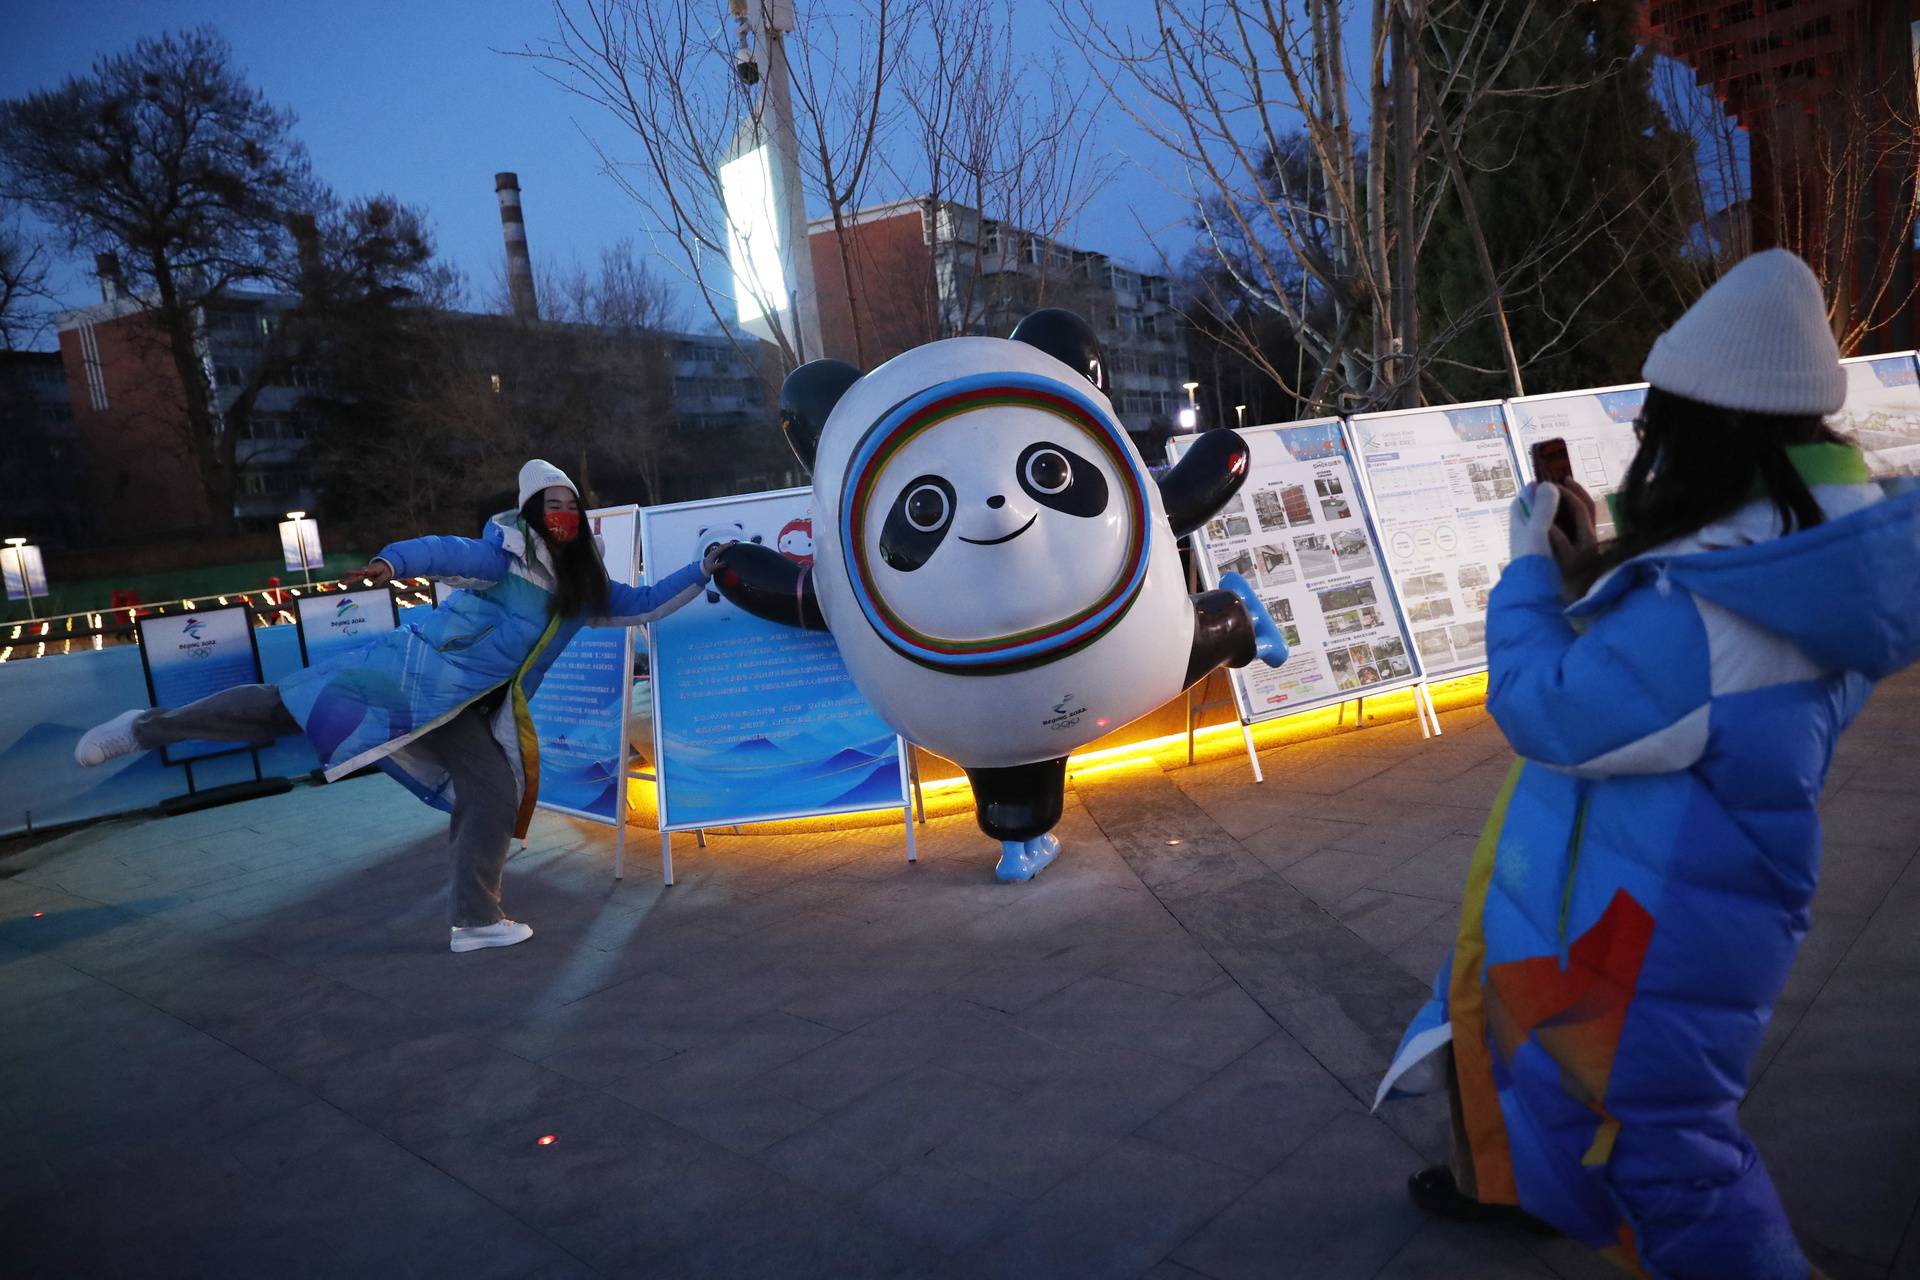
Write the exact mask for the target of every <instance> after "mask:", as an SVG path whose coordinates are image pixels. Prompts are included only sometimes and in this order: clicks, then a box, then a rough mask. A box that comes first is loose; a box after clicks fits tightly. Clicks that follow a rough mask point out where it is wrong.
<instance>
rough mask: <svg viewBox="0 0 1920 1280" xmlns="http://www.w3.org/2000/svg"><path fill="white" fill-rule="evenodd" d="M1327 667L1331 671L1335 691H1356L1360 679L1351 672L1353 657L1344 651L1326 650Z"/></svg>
mask: <svg viewBox="0 0 1920 1280" xmlns="http://www.w3.org/2000/svg"><path fill="white" fill-rule="evenodd" d="M1327 666H1329V667H1331V668H1332V669H1333V685H1334V688H1336V689H1358V688H1359V687H1360V677H1359V676H1358V675H1357V674H1355V672H1354V670H1353V655H1352V654H1351V653H1349V652H1347V651H1346V650H1345V649H1329V650H1327Z"/></svg>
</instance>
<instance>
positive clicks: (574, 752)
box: [528, 505, 640, 825]
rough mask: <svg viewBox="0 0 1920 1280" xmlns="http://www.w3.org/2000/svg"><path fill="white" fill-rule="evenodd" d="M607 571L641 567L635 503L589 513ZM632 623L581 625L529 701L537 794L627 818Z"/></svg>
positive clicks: (586, 814)
mask: <svg viewBox="0 0 1920 1280" xmlns="http://www.w3.org/2000/svg"><path fill="white" fill-rule="evenodd" d="M586 522H587V527H588V528H589V529H591V530H592V532H593V535H594V536H595V537H596V538H598V539H599V540H600V556H601V559H602V560H603V561H604V562H605V564H606V567H607V576H608V577H609V578H611V579H613V580H614V581H615V582H624V583H627V584H628V585H632V584H633V583H634V582H635V581H637V580H638V578H639V572H640V543H639V537H640V508H638V507H636V506H631V505H629V506H623V507H602V508H598V509H596V510H593V511H589V512H587V513H586ZM632 671H633V628H631V627H582V628H581V629H580V630H579V631H577V632H575V633H574V637H573V639H572V640H570V641H568V642H567V647H566V648H565V649H563V650H561V652H560V656H559V657H558V658H556V659H554V662H553V666H551V667H550V668H548V670H547V674H546V677H545V678H544V679H543V680H542V681H541V682H540V689H539V691H538V692H537V693H535V694H534V695H533V700H532V701H531V702H530V703H529V704H528V706H529V708H530V709H531V710H532V712H533V724H534V728H535V730H536V731H537V732H538V733H539V735H540V800H539V805H540V807H541V808H543V809H556V810H558V811H560V812H561V813H571V814H573V815H574V816H576V817H581V818H591V819H593V820H595V821H597V822H610V823H614V824H616V825H618V824H621V823H623V822H624V821H625V818H626V811H627V810H626V787H625V785H624V784H623V783H622V782H621V778H622V777H623V776H624V775H625V773H626V760H627V751H626V744H627V691H628V686H629V685H630V684H631V683H632V674H631V673H632Z"/></svg>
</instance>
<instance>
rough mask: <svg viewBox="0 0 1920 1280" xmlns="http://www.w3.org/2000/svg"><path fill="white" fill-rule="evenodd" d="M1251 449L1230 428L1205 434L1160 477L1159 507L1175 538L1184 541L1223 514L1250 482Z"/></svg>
mask: <svg viewBox="0 0 1920 1280" xmlns="http://www.w3.org/2000/svg"><path fill="white" fill-rule="evenodd" d="M1251 456H1252V450H1250V449H1248V448H1247V442H1246V441H1245V440H1243V439H1241V438H1240V433H1239V432H1237V431H1234V430H1232V429H1231V428H1228V427H1215V428H1214V429H1213V430H1211V431H1203V432H1202V433H1200V435H1199V436H1197V437H1196V438H1195V439H1194V442H1193V447H1192V448H1190V449H1188V450H1187V451H1186V452H1185V453H1183V454H1181V455H1180V461H1178V462H1176V463H1175V464H1174V465H1173V469H1172V470H1171V471H1168V472H1167V473H1166V474H1165V475H1163V476H1161V477H1160V504H1161V505H1162V506H1164V507H1165V508H1166V509H1167V523H1168V524H1170V525H1172V526H1173V536H1174V537H1176V538H1184V537H1186V536H1187V535H1188V534H1190V533H1192V532H1193V531H1194V530H1195V529H1198V528H1199V527H1200V526H1201V525H1203V524H1205V523H1206V522H1207V521H1209V520H1211V519H1213V518H1214V516H1216V515H1218V514H1219V513H1220V508H1222V507H1224V506H1226V505H1227V502H1228V501H1229V500H1230V499H1231V498H1232V497H1233V495H1234V494H1236V493H1238V492H1240V486H1241V485H1243V484H1245V483H1246V482H1247V462H1248V460H1249V459H1250V458H1251Z"/></svg>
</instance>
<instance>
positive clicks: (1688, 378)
mask: <svg viewBox="0 0 1920 1280" xmlns="http://www.w3.org/2000/svg"><path fill="white" fill-rule="evenodd" d="M1640 376H1641V377H1643V378H1645V379H1646V380H1647V381H1648V382H1651V383H1652V384H1653V385H1654V386H1656V387H1659V388H1660V389H1661V390H1662V391H1671V392H1673V393H1674V394H1675V395H1682V396H1686V397H1687V398H1688V399H1690V400H1699V401H1701V402H1703V403H1705V404H1711V405H1717V406H1718V407H1720V408H1722V409H1741V410H1745V411H1747V412H1749V413H1782V414H1802V413H1818V414H1828V413H1837V412H1839V409H1840V406H1841V405H1842V404H1844V403H1845V402H1846V398H1847V375H1846V374H1845V373H1844V372H1842V370H1841V368H1840V347H1839V344H1837V343H1835V342H1834V340H1833V330H1832V329H1830V328H1828V327H1827V303H1826V299H1825V298H1823V297H1822V296H1821V294H1820V282H1819V281H1818V280H1816V279H1814V276H1813V271H1812V270H1811V269H1810V268H1809V267H1808V266H1807V264H1806V263H1804V262H1802V261H1801V260H1800V259H1799V258H1796V257H1795V256H1794V255H1793V254H1791V253H1788V252H1787V251H1786V250H1785V249H1768V250H1767V251H1765V252H1764V253H1756V254H1754V255H1753V256H1752V257H1750V258H1747V259H1746V260H1745V261H1743V262H1741V263H1740V265H1738V266H1736V267H1735V268H1734V269H1733V270H1731V271H1729V272H1727V274H1726V275H1724V276H1722V277H1720V279H1719V281H1718V282H1717V283H1716V284H1715V285H1714V286H1713V287H1712V288H1711V289H1709V290H1707V291H1706V292H1705V293H1703V294H1701V295H1700V300H1699V301H1698V302H1695V303H1694V304H1693V305H1692V306H1691V307H1689V308H1687V313H1686V314H1685V315H1683V316H1681V317H1680V319H1679V320H1677V321H1675V322H1674V326H1673V328H1671V329H1669V330H1667V331H1666V332H1665V333H1663V334H1661V335H1660V337H1659V338H1657V339H1656V340H1655V341H1654V344H1653V350H1652V351H1650V352H1648V353H1647V362H1646V363H1645V364H1644V365H1642V366H1641V367H1640Z"/></svg>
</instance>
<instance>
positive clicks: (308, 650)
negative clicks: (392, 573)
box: [293, 587, 400, 667]
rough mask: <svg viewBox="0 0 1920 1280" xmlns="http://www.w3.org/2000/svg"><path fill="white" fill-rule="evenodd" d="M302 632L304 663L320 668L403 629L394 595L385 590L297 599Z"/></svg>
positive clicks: (299, 597)
mask: <svg viewBox="0 0 1920 1280" xmlns="http://www.w3.org/2000/svg"><path fill="white" fill-rule="evenodd" d="M293 608H294V621H295V623H297V624H298V626H299V632H300V662H301V665H303V666H308V667H311V666H316V665H318V664H319V663H322V662H325V661H327V660H328V659H330V658H336V657H338V656H339V655H341V654H343V653H347V652H350V651H352V650H353V649H356V648H358V647H359V646H361V645H363V644H365V643H366V642H367V641H369V640H371V639H373V638H374V637H375V636H379V635H383V634H385V633H386V632H389V631H391V630H393V629H394V627H396V626H398V625H399V620H400V619H399V615H398V614H397V613H396V612H395V611H394V607H393V592H391V591H389V590H387V589H386V588H385V587H369V588H367V589H366V590H363V591H342V592H339V593H337V594H328V595H320V594H311V593H310V594H308V595H304V596H297V597H295V598H294V603H293Z"/></svg>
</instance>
